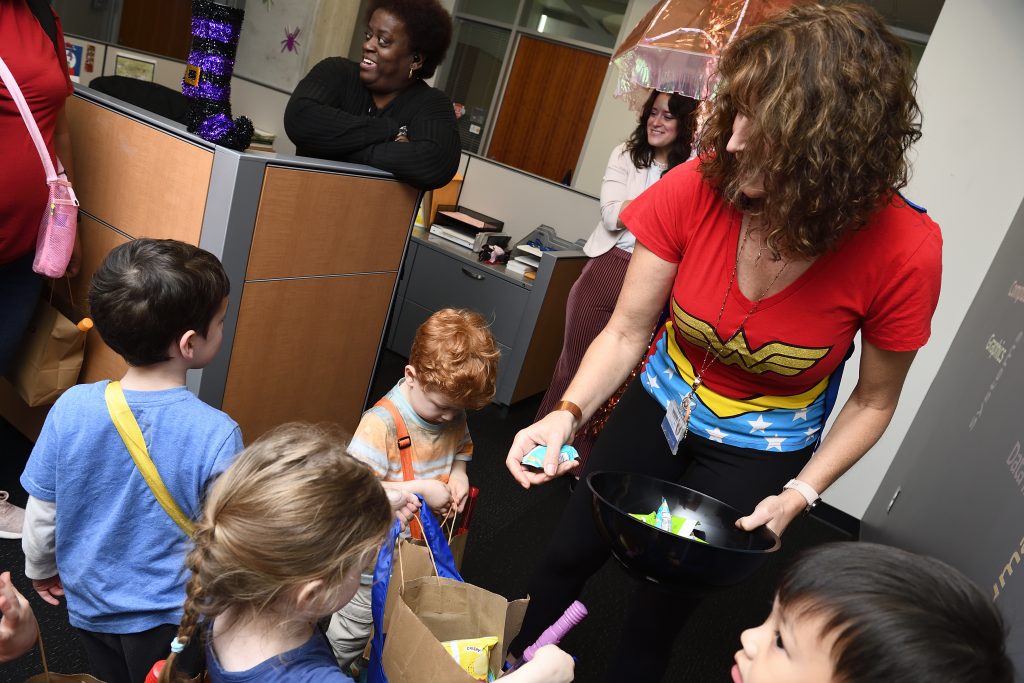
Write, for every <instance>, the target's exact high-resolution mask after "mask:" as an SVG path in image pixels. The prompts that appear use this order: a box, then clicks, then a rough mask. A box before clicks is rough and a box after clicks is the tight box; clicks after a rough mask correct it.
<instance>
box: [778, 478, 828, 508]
mask: <svg viewBox="0 0 1024 683" xmlns="http://www.w3.org/2000/svg"><path fill="white" fill-rule="evenodd" d="M782 489H783V490H786V489H793V490H794V491H796V492H797V493H799V494H800V495H801V496H803V497H804V500H806V501H807V509H808V510H810V509H811V508H812V507H814V506H815V505H817V503H818V499H819V498H821V496H819V495H818V492H817V491H815V490H814V489H813V488H812V487H811V485H810V484H806V483H804V482H802V481H800V480H799V479H790V480H789V481H788V482H786V485H785V486H783V487H782Z"/></svg>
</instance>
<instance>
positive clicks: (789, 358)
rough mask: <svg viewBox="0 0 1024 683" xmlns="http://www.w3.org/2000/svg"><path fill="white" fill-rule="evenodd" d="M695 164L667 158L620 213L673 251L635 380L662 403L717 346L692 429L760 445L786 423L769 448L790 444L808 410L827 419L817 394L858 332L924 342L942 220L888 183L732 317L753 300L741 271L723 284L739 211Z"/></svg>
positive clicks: (912, 344)
mask: <svg viewBox="0 0 1024 683" xmlns="http://www.w3.org/2000/svg"><path fill="white" fill-rule="evenodd" d="M698 164H699V160H697V159H694V160H691V161H689V162H687V163H685V164H681V165H680V166H678V167H676V168H675V169H673V170H672V171H671V172H669V173H668V174H666V175H665V177H664V178H662V179H661V180H660V181H659V182H658V183H656V184H655V185H653V186H652V187H651V188H650V189H648V190H647V191H646V192H644V193H643V194H642V195H640V196H639V197H638V198H637V199H636V200H634V201H633V202H632V204H630V206H629V207H628V208H627V209H626V211H624V212H623V213H622V216H621V220H622V222H623V223H624V224H625V225H626V226H627V227H628V228H629V229H630V230H631V231H632V232H633V234H634V235H636V239H637V241H638V242H639V243H641V244H642V245H643V246H644V247H646V248H647V249H649V250H650V251H652V252H653V253H654V254H655V255H657V256H658V257H660V258H662V259H664V260H666V261H670V262H672V263H677V264H679V265H678V270H677V274H676V278H675V282H674V284H673V286H672V292H671V299H670V304H671V312H670V313H671V314H670V316H669V321H668V323H667V324H666V326H665V327H664V328H663V329H662V330H661V331H660V332H659V334H658V335H657V337H656V339H655V343H654V344H652V347H651V355H650V359H649V361H648V366H649V368H648V372H647V373H645V375H643V376H642V379H643V380H644V384H645V386H646V387H647V389H648V391H649V392H650V393H651V394H652V395H653V396H654V397H655V398H657V399H658V400H659V401H660V402H661V403H662V404H663V405H665V404H667V401H668V400H670V399H673V398H675V399H677V400H678V399H679V398H680V397H681V395H683V396H684V395H686V394H687V393H689V387H690V386H691V385H692V381H693V377H694V375H695V374H696V372H695V370H696V371H699V368H700V367H701V366H702V365H703V364H704V363H705V358H713V357H714V356H715V355H716V354H718V360H717V361H714V362H713V363H712V364H711V365H710V367H708V368H707V369H706V372H705V373H704V376H703V377H702V386H701V387H700V389H699V390H698V394H697V396H698V398H699V399H700V405H699V406H698V410H697V411H696V412H695V413H694V417H692V418H691V430H692V429H693V428H694V426H696V427H697V433H702V432H703V431H707V432H708V433H711V434H712V438H715V439H716V440H719V436H721V435H722V434H729V435H732V436H733V437H735V438H734V439H733V440H732V443H734V445H738V446H741V447H751V448H761V449H764V447H765V442H764V439H765V438H766V437H769V436H771V433H772V430H773V429H775V430H781V431H779V433H778V434H777V435H776V437H775V439H776V441H774V442H768V447H769V448H771V449H775V450H797V448H798V447H800V446H801V444H799V443H798V440H796V439H795V438H791V437H793V436H794V435H795V433H796V432H794V431H793V430H797V431H799V432H800V433H803V434H805V435H808V432H807V431H806V430H807V429H810V430H813V431H812V432H811V433H810V434H809V435H808V436H813V435H814V434H815V433H816V432H817V430H820V428H821V427H822V426H823V424H817V423H816V424H807V422H808V419H810V421H811V422H815V421H818V422H822V423H823V421H824V418H825V416H824V411H823V410H822V406H821V403H822V396H823V394H824V392H825V389H826V388H827V385H828V381H829V378H830V377H831V376H832V373H833V372H834V371H835V370H836V369H837V368H838V367H839V366H840V364H841V363H842V362H843V360H844V358H845V355H846V353H847V351H848V349H849V347H850V344H851V342H852V341H853V339H854V336H855V335H856V334H857V332H858V331H860V332H862V334H863V338H864V339H865V340H866V341H867V342H869V343H871V344H873V345H875V346H878V347H879V348H882V349H886V350H890V351H912V350H915V349H918V348H920V347H921V346H923V345H924V343H925V342H926V341H927V339H928V336H929V334H930V330H931V318H932V314H933V313H934V311H935V306H936V303H937V301H938V295H939V285H940V280H941V268H942V237H941V234H940V232H939V226H938V225H936V223H935V222H934V221H932V220H931V219H930V218H929V217H928V215H927V213H925V212H924V210H923V209H920V208H918V207H915V206H913V205H911V204H909V203H908V202H906V201H905V200H904V199H902V197H900V196H899V195H898V194H895V193H894V194H893V197H892V200H891V201H890V202H889V203H888V204H886V205H885V206H883V207H881V208H880V209H879V210H878V211H877V212H876V213H875V215H874V216H872V218H871V220H870V221H869V223H868V225H867V226H866V227H864V228H863V229H861V230H858V231H855V232H853V233H851V234H849V235H848V236H847V237H846V238H845V239H844V241H843V242H842V244H841V245H840V247H839V248H838V249H836V250H834V251H830V252H828V253H826V254H823V255H822V256H820V257H819V258H818V259H817V260H816V261H815V262H814V263H813V264H812V265H811V267H810V268H809V269H808V270H807V271H806V272H805V273H803V274H802V275H801V276H800V277H799V278H797V280H796V281H794V282H793V283H792V284H790V285H789V286H788V287H786V288H785V289H783V290H782V291H781V292H778V293H777V294H774V295H772V296H769V297H767V298H765V299H764V300H763V301H761V303H760V304H759V305H758V307H757V309H756V312H755V313H754V314H753V315H751V316H750V317H749V318H747V320H746V321H745V322H743V324H742V327H740V323H741V321H743V318H744V316H746V315H747V314H748V312H749V311H750V310H751V308H752V307H753V302H752V301H750V300H749V299H748V298H747V297H746V296H744V295H743V294H742V292H741V291H740V288H739V286H738V284H737V283H736V282H733V284H732V286H731V288H729V290H728V292H727V291H726V289H727V287H728V286H729V282H730V277H731V275H732V272H733V268H734V267H735V263H736V251H737V248H738V246H739V240H740V238H741V234H740V225H741V218H742V216H741V214H740V212H739V211H738V210H737V209H736V208H735V207H733V206H732V205H730V204H729V203H727V202H726V201H724V200H723V199H722V197H721V195H720V194H719V193H718V192H717V191H716V190H715V189H714V188H713V187H712V186H711V185H710V184H708V183H707V182H706V181H705V179H704V177H703V176H702V175H701V173H700V170H699V167H698ZM723 301H724V306H725V308H724V311H723V312H722V317H721V321H720V322H719V324H718V325H717V327H716V326H715V321H716V320H717V319H718V315H719V311H720V310H722V306H723ZM709 348H710V351H708V349H709ZM652 378H653V379H652ZM809 407H811V408H812V410H811V412H810V413H808V412H807V409H808V408H809ZM794 415H796V416H797V417H796V418H794ZM755 418H756V419H755ZM766 424H771V425H772V428H768V427H765V426H764V425H766ZM747 425H754V427H753V429H750V428H749V427H747ZM716 430H717V431H716ZM790 432H793V433H790ZM702 435H704V436H707V434H702ZM780 438H784V439H785V441H784V442H779V441H778V439H780ZM726 442H729V439H726ZM780 443H781V446H780ZM803 445H806V442H805V443H804V444H803Z"/></svg>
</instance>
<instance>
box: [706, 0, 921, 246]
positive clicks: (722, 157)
mask: <svg viewBox="0 0 1024 683" xmlns="http://www.w3.org/2000/svg"><path fill="white" fill-rule="evenodd" d="M718 68H719V74H720V76H721V81H720V84H719V88H718V93H717V97H716V99H715V102H714V108H713V110H712V112H711V115H710V116H709V117H708V120H707V122H706V124H705V126H704V127H703V129H702V131H701V135H700V141H699V143H698V150H699V155H700V158H701V164H700V168H701V171H702V172H703V174H704V176H705V178H707V179H708V180H709V182H711V183H712V184H714V185H715V186H716V187H718V189H719V191H720V192H721V193H722V195H723V196H724V197H725V199H726V200H727V201H729V202H730V203H732V204H734V205H736V206H738V207H739V208H741V209H743V210H745V211H747V212H748V213H751V214H753V215H759V216H760V217H761V219H762V221H763V222H764V224H765V225H766V226H767V227H768V237H767V242H768V244H769V246H771V248H772V249H773V250H774V251H775V253H776V255H778V254H779V253H781V252H785V253H788V254H792V255H798V256H803V257H814V256H818V255H820V254H822V253H824V252H826V251H828V250H830V249H832V248H835V247H836V246H837V245H838V243H839V240H840V239H841V238H842V236H843V235H844V234H845V233H846V232H848V231H849V230H855V229H857V228H860V227H863V226H864V225H865V224H866V223H867V221H868V219H869V218H870V216H871V214H872V213H874V212H875V211H876V210H878V208H879V207H880V206H882V205H883V204H884V203H885V202H887V201H891V199H892V197H893V196H894V194H895V192H896V191H897V190H899V189H900V188H902V187H904V186H905V185H906V184H907V180H908V177H909V174H910V171H909V166H908V163H907V159H906V152H907V150H908V149H909V148H910V146H911V145H912V144H913V143H914V142H916V141H917V140H918V139H919V138H920V137H921V124H920V116H921V111H920V109H919V108H918V106H917V100H916V99H915V96H914V93H915V90H916V83H915V81H914V76H913V71H912V68H911V64H910V60H909V57H908V51H907V49H906V47H905V46H904V45H903V44H902V43H901V42H900V40H899V39H898V38H897V37H896V36H895V35H893V33H892V32H891V31H890V30H889V29H888V28H887V27H886V25H885V23H884V22H883V20H882V18H881V17H880V16H879V15H878V13H877V12H876V11H875V10H873V9H871V8H869V7H864V6H860V5H841V6H829V7H824V6H821V5H809V6H799V7H793V8H791V9H789V10H787V11H785V12H783V13H781V14H779V15H777V16H775V17H773V18H771V19H769V20H768V21H766V22H764V23H762V24H758V25H756V26H754V27H752V28H750V29H749V30H748V31H747V32H746V33H744V34H742V35H740V36H739V37H738V38H737V39H736V40H735V41H734V42H733V43H731V44H730V45H729V47H728V48H726V50H725V51H724V52H723V53H722V56H721V59H720V61H719V66H718ZM737 115H743V116H746V117H748V118H749V119H750V126H749V136H748V138H747V141H746V146H745V148H744V150H743V152H742V154H733V153H730V152H728V151H727V150H726V145H727V143H728V142H729V138H730V136H731V135H732V126H733V121H734V119H735V118H736V116H737ZM758 176H760V178H761V179H762V180H763V183H764V189H765V197H764V198H763V199H761V200H757V201H750V200H748V199H747V198H746V197H744V195H743V193H742V192H741V190H740V188H741V186H742V185H743V184H744V183H745V182H749V181H750V180H752V179H755V178H757V177H758Z"/></svg>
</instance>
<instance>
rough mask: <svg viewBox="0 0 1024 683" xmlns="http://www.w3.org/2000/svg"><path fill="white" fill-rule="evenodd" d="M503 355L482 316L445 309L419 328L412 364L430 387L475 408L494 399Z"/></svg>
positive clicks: (472, 312) (420, 377)
mask: <svg viewBox="0 0 1024 683" xmlns="http://www.w3.org/2000/svg"><path fill="white" fill-rule="evenodd" d="M500 356H501V352H500V351H499V350H498V344H497V342H495V341H494V335H492V334H491V330H490V327H489V326H488V325H487V321H486V320H484V318H483V316H482V315H480V314H479V313H477V312H476V311H469V310H464V309H455V308H444V309H441V310H440V311H438V312H437V313H434V314H433V315H432V316H430V317H429V318H427V320H426V322H424V323H423V324H422V325H420V326H419V329H417V330H416V338H415V339H413V342H412V350H411V351H409V365H411V366H412V367H413V369H414V370H416V377H417V378H419V381H420V382H422V383H423V386H424V387H425V388H426V389H427V390H429V391H436V392H438V393H439V394H442V395H444V396H445V397H447V398H449V399H451V400H452V401H453V402H455V403H458V404H459V405H461V406H463V407H465V408H470V409H474V410H475V409H479V408H483V407H484V406H485V405H487V404H488V403H490V401H491V399H492V398H494V387H495V378H496V377H497V374H498V358H499V357H500Z"/></svg>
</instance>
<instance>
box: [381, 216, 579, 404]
mask: <svg viewBox="0 0 1024 683" xmlns="http://www.w3.org/2000/svg"><path fill="white" fill-rule="evenodd" d="M585 264H586V256H585V255H584V254H583V252H581V251H554V252H546V253H545V254H544V257H543V258H542V259H541V265H540V267H539V268H538V269H537V278H536V280H534V281H532V282H531V281H528V280H526V279H524V278H523V277H521V276H520V275H518V274H516V273H508V272H506V271H505V267H504V266H492V265H489V264H483V263H480V262H478V261H477V259H476V254H475V253H473V252H472V251H471V250H469V249H466V248H464V247H461V246H459V245H457V244H454V243H452V242H449V241H447V240H444V239H441V238H439V237H437V236H434V235H428V234H427V232H426V231H424V230H422V229H419V228H417V229H416V230H415V231H413V236H412V239H411V240H410V241H409V250H408V252H407V254H406V259H405V265H404V267H403V272H402V279H401V282H400V283H399V286H398V293H397V299H396V301H395V306H394V309H393V310H394V314H393V318H392V320H391V332H390V334H389V336H388V348H389V349H391V350H392V351H394V352H396V353H398V354H401V355H403V356H406V357H408V355H409V348H410V347H411V346H412V340H413V336H414V335H415V334H416V328H417V327H419V326H420V324H422V323H423V321H425V320H426V319H427V318H428V317H430V315H431V314H432V313H434V312H435V311H438V310H440V309H442V308H447V307H451V308H469V309H472V310H475V311H478V312H479V313H480V314H481V315H483V316H484V318H485V319H487V320H488V321H489V322H490V324H491V332H492V333H493V334H494V338H495V340H496V341H497V342H498V346H499V347H500V349H501V360H500V361H499V364H498V382H497V391H496V393H495V396H494V402H495V403H498V404H500V405H504V406H508V405H510V404H512V403H514V402H515V401H518V400H520V399H522V398H526V397H528V396H532V395H533V394H536V393H539V392H541V391H544V390H545V389H546V388H547V386H548V383H549V382H550V381H551V374H552V372H553V370H554V367H555V363H556V362H557V361H558V355H559V353H560V352H561V348H562V332H563V330H564V329H565V301H566V298H567V297H568V295H569V289H570V288H571V287H572V284H573V283H574V282H575V281H576V278H577V277H579V273H580V271H581V270H582V269H583V266H584V265H585Z"/></svg>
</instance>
